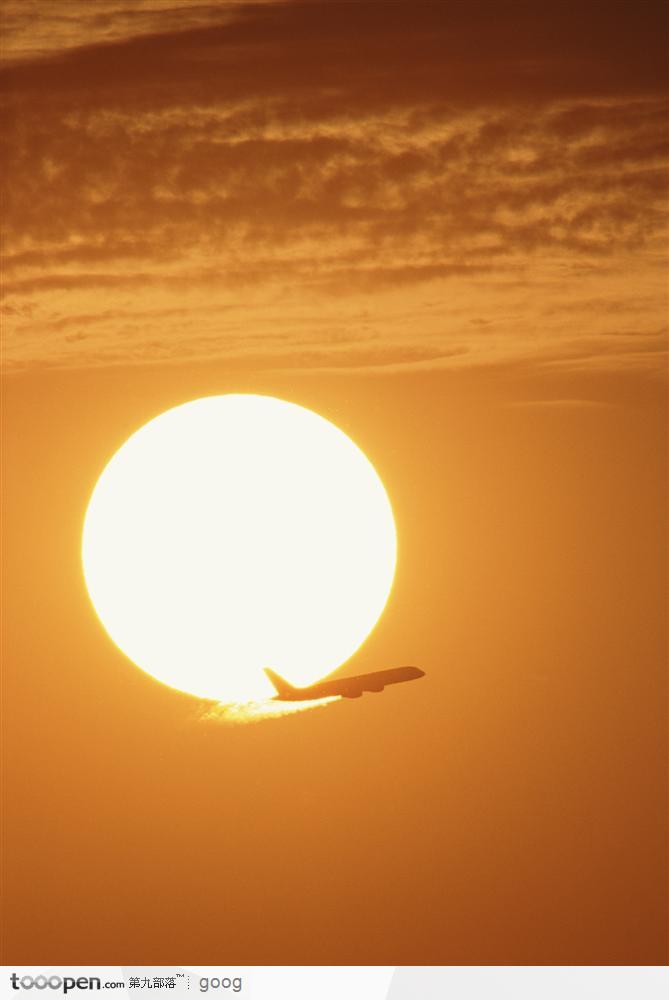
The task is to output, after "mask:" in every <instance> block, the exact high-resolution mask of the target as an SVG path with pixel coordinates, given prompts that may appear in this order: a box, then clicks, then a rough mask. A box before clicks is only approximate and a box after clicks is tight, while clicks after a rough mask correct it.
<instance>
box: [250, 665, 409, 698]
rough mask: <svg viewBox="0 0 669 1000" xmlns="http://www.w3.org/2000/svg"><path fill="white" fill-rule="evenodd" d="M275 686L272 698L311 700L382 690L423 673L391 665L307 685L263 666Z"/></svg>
mask: <svg viewBox="0 0 669 1000" xmlns="http://www.w3.org/2000/svg"><path fill="white" fill-rule="evenodd" d="M265 673H266V674H267V676H268V677H269V679H270V680H271V682H272V684H273V685H274V688H275V690H276V692H277V693H276V695H275V696H274V699H273V700H274V701H312V700H314V699H316V698H332V697H333V696H336V695H340V696H341V697H342V698H359V697H360V696H361V695H362V694H363V693H364V692H365V691H375V692H376V691H383V689H384V687H385V686H386V684H401V683H402V682H403V681H414V680H417V679H418V678H419V677H424V676H425V671H424V670H419V668H418V667H393V668H392V670H377V671H376V672H375V673H373V674H359V675H358V676H357V677H342V678H340V679H339V680H334V681H320V683H318V684H310V685H309V686H308V687H294V686H293V685H292V684H289V683H288V681H287V680H285V679H284V678H283V677H280V676H279V674H277V673H275V672H274V671H273V670H270V669H269V667H267V668H266V669H265Z"/></svg>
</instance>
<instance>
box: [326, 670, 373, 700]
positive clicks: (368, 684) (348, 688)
mask: <svg viewBox="0 0 669 1000" xmlns="http://www.w3.org/2000/svg"><path fill="white" fill-rule="evenodd" d="M335 683H336V684H337V687H338V694H340V695H341V696H342V698H359V697H360V696H361V695H362V694H364V693H365V691H373V692H378V691H383V689H384V687H385V684H384V682H383V681H382V680H380V679H379V678H377V677H374V675H373V674H371V675H370V676H369V677H343V678H342V679H341V680H340V681H336V682H335Z"/></svg>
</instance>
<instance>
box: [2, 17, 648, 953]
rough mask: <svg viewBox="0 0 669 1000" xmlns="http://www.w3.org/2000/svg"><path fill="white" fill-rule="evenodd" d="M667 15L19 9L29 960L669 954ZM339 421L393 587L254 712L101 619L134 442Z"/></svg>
mask: <svg viewBox="0 0 669 1000" xmlns="http://www.w3.org/2000/svg"><path fill="white" fill-rule="evenodd" d="M664 10H665V8H663V7H662V5H659V4H652V3H647V4H632V3H620V4H612V5H606V9H605V5H599V4H590V5H588V4H582V3H581V4H576V3H573V4H572V3H559V4H558V3H555V4H552V5H548V6H546V5H537V4H524V3H518V4H510V3H509V4H507V3H490V4H484V3H471V4H466V5H465V4H455V3H453V4H451V3H444V4H439V5H435V4H431V5H428V4H425V5H423V4H416V3H411V4H409V3H407V4H405V3H393V4H387V5H379V4H371V3H365V2H362V3H359V4H355V5H353V4H344V3H327V4H325V3H316V2H314V3H309V2H308V3H278V2H274V3H253V4H246V5H237V4H234V3H226V4H221V3H211V2H198V3H183V2H180V3H179V2H175V0H157V2H138V3H136V4H133V5H129V4H127V3H126V2H122V0H100V2H98V3H96V4H95V5H89V4H81V3H76V2H70V0H62V2H59V3H47V2H30V0H28V2H26V0H23V2H18V0H4V4H3V29H4V31H3V34H4V40H3V57H4V69H3V70H2V73H3V77H4V82H5V87H4V88H3V89H4V92H5V97H4V99H3V101H4V113H5V114H6V115H8V122H7V124H6V125H5V126H4V127H3V129H2V141H3V144H4V145H5V147H6V148H5V152H4V156H5V157H6V162H7V163H8V164H9V169H8V170H7V172H6V181H5V191H4V196H3V216H4V223H3V234H4V259H3V272H2V290H3V297H4V306H3V309H4V312H3V325H2V333H3V343H4V346H3V361H4V368H5V379H4V391H3V437H4V444H3V462H4V471H3V487H4V495H5V499H4V532H3V534H4V559H3V573H4V574H5V577H4V586H3V595H4V597H3V642H4V650H3V677H4V694H5V710H4V722H3V737H4V740H5V751H6V779H5V783H4V784H5V795H6V822H5V829H6V832H5V848H4V862H5V875H4V879H5V897H6V918H5V919H6V925H7V928H6V934H5V946H4V947H5V953H4V957H3V960H4V961H5V962H9V963H15V964H18V963H44V962H47V963H57V964H67V963H72V962H80V963H105V964H116V963H130V964H132V963H144V964H146V963H165V962H170V961H172V962H173V961H176V960H177V956H178V959H179V961H190V962H191V963H194V964H207V963H211V962H214V961H220V960H222V959H225V960H226V961H230V962H235V961H237V962H240V963H241V962H247V963H252V964H273V963H289V964H292V963H295V964H321V963H334V964H393V965H394V964H497V963H498V964H616V965H617V964H637V963H651V964H658V963H664V962H666V960H667V923H666V921H667V891H666V890H667V857H666V849H667V848H666V845H667V837H666V835H667V793H666V786H667V758H666V721H667V720H666V711H667V700H666V694H667V692H666V676H665V664H666V593H667V577H666V513H667V503H666V500H667V497H666V482H667V479H666V437H665V418H666V396H665V370H666V315H667V302H666V294H665V289H664V286H665V284H666V210H665V204H664V201H663V199H664V198H665V196H666V140H667V129H666V124H665V122H666V78H665V75H664V59H665V57H664V50H665V38H666V23H665V20H666V18H665V17H664ZM218 392H264V393H269V394H273V395H277V396H281V397H283V398H286V399H290V400H292V401H294V402H297V403H301V404H304V405H306V406H309V407H311V408H313V409H315V410H316V411H317V412H319V413H322V414H323V415H324V416H326V417H328V418H329V419H331V420H333V421H334V422H335V423H337V424H338V425H339V426H340V427H341V428H342V429H343V430H344V431H346V432H347V433H348V434H350V435H351V436H352V437H353V438H354V440H356V441H357V443H358V444H359V445H360V446H361V447H362V448H363V449H364V450H365V451H366V453H367V454H368V455H369V457H370V459H371V460H372V461H373V462H374V464H375V466H376V468H377V470H378V471H379V473H380V475H381V477H382V478H383V480H384V483H385V484H386V487H387V489H388V492H389V495H390V497H391V500H392V502H393V506H394V508H395V513H396V518H397V527H398V535H399V563H398V572H397V578H396V585H395V588H394V591H393V594H392V596H391V599H390V602H389V605H388V607H387V610H386V612H385V614H384V616H383V618H382V620H381V622H380V623H379V625H378V627H377V629H376V630H375V632H374V633H373V634H372V636H371V637H370V639H369V640H368V642H367V643H366V644H365V645H364V646H363V648H362V649H361V650H360V651H359V653H358V654H356V656H355V657H353V659H352V660H351V661H350V662H349V664H347V666H346V668H345V670H347V671H349V672H354V673H359V672H363V671H365V670H368V669H369V670H373V669H377V668H382V667H389V666H396V665H399V664H402V663H416V664H418V665H419V666H421V667H423V668H424V669H425V670H426V671H427V676H426V678H425V679H424V680H422V681H421V682H420V684H416V685H407V686H406V688H396V689H390V690H389V691H387V692H385V693H384V694H383V695H382V696H378V697H376V696H375V697H370V696H367V697H365V698H363V699H362V700H360V701H358V702H350V703H349V702H344V703H337V704H334V705H331V706H329V707H327V708H324V709H322V710H319V711H314V712H304V713H302V714H300V715H297V716H294V717H290V718H286V719H274V720H269V721H266V722H262V723H258V724H256V725H249V726H241V727H231V726H226V725H222V724H216V723H214V722H202V721H200V715H201V714H202V713H201V709H200V707H199V706H198V704H197V703H196V702H195V701H194V700H193V699H191V698H188V697H187V696H185V695H180V694H178V693H176V692H174V691H170V690H168V689H167V688H164V687H162V686H161V685H159V684H157V683H156V682H154V681H152V680H151V679H150V678H148V677H147V676H145V675H143V674H142V673H141V672H140V671H138V670H137V669H136V668H135V667H133V665H132V664H130V663H129V662H128V661H127V660H126V659H125V658H124V657H123V656H122V654H121V653H120V652H119V651H118V650H117V649H116V648H115V647H114V646H113V645H112V644H111V643H110V641H109V640H108V639H107V637H106V635H105V634H104V632H103V631H102V629H101V627H100V625H99V623H98V621H97V620H96V618H95V616H94V615H93V613H92V611H91V608H90V605H89V602H88V599H87V596H86V593H85V589H84V584H83V579H82V577H81V570H80V563H79V548H80V536H81V526H82V518H83V513H84V510H85V508H86V503H87V501H88V497H89V495H90V491H91V489H92V487H93V485H94V483H95V481H96V478H97V476H98V475H99V473H100V471H101V469H102V468H103V466H104V464H105V463H106V461H107V460H108V459H109V457H110V456H111V454H112V453H113V452H114V451H115V450H116V449H117V448H118V447H119V446H120V444H121V443H122V442H123V441H124V440H125V439H126V437H127V436H128V435H129V434H130V433H131V432H132V431H133V430H135V429H136V428H137V427H138V426H140V425H141V424H142V423H143V422H145V421H146V420H148V419H150V418H151V417H152V416H155V415H156V414H157V413H159V412H161V411H162V410H165V409H167V408H168V407H170V406H173V405H176V404H177V403H180V402H184V401H186V400H188V399H192V398H195V397H197V396H200V395H205V394H211V393H218Z"/></svg>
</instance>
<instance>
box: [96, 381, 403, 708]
mask: <svg viewBox="0 0 669 1000" xmlns="http://www.w3.org/2000/svg"><path fill="white" fill-rule="evenodd" d="M396 550H397V542H396V532H395V523H394V519H393V513H392V508H391V505H390V501H389V499H388V496H387V494H386V491H385V489H384V486H383V483H382V482H381V480H380V478H379V476H378V475H377V473H376V471H375V469H374V467H373V466H372V464H371V463H370V461H369V460H368V458H367V457H366V456H365V455H364V454H363V452H362V451H361V450H360V448H358V447H357V445H355V444H354V443H353V441H352V440H351V439H350V438H349V437H347V435H346V434H344V433H343V431H341V430H340V429H339V428H338V427H336V426H335V425H334V424H332V423H331V422H330V421H328V420H326V419H325V418H323V417H321V416H319V415H318V414H317V413H314V412H313V411H312V410H308V409H306V408H305V407H303V406H298V405H296V404H295V403H290V402H287V401H285V400H281V399H275V398H273V397H270V396H257V395H246V394H244V395H241V394H230V395H223V396H209V397H206V398H203V399H196V400H193V401H191V402H189V403H185V404H183V405H182V406H177V407H174V408H173V409H170V410H167V411H166V412H165V413H162V414H160V415H159V416H157V417H155V418H154V419H153V420H150V421H149V423H147V424H145V425H144V426H143V427H141V428H140V429H139V430H138V431H137V432H136V433H134V434H133V435H132V436H131V437H130V438H128V440H127V441H126V442H125V444H124V445H122V447H121V448H120V449H119V450H118V451H117V452H116V454H115V455H114V456H113V458H112V459H111V461H110V462H109V463H108V465H107V466H106V468H105V469H104V470H103V472H102V475H101V476H100V478H99V480H98V482H97V484H96V486H95V489H94V490H93V493H92V496H91V499H90V502H89V504H88V509H87V511H86V516H85V520H84V530H83V540H82V560H83V570H84V577H85V580H86V586H87V588H88V592H89V594H90V597H91V600H92V602H93V606H94V608H95V610H96V612H97V614H98V617H99V618H100V620H101V622H102V624H103V625H104V627H105V629H106V630H107V632H108V633H109V635H110V637H111V638H112V640H113V641H114V642H115V643H116V645H117V646H118V647H119V648H120V649H121V650H122V651H123V652H124V653H125V654H126V655H127V656H128V657H129V658H130V659H131V660H132V661H133V662H134V663H135V664H136V665H137V666H139V667H141V669H142V670H144V671H146V672H147V673H149V674H151V675H152V676H153V677H155V678H156V679H157V680H159V681H162V682H163V683H165V684H169V685H170V686H171V687H174V688H178V689H179V690H181V691H185V692H188V693H189V694H193V695H196V696H198V697H201V698H211V699H216V700H217V701H221V702H236V701H244V700H248V699H253V698H264V697H267V696H268V695H270V694H272V693H273V692H272V689H271V686H270V684H269V682H268V681H267V679H266V678H265V675H264V674H263V668H264V667H272V668H273V669H274V670H276V671H277V672H278V673H280V674H282V675H283V676H285V677H287V678H288V679H289V680H290V681H292V682H293V683H295V684H309V683H313V682H314V681H316V680H318V679H319V678H321V677H323V676H324V675H326V674H328V673H330V672H331V671H333V670H334V669H335V668H336V667H338V666H340V665H341V664H342V663H343V662H344V661H345V660H347V659H348V658H349V657H350V656H351V655H352V654H353V653H354V652H355V650H356V649H357V648H358V647H359V646H360V644H361V643H362V642H363V641H364V640H365V638H366V637H367V635H368V634H369V633H370V631H371V630H372V628H373V627H374V625H375V624H376V622H377V620H378V618H379V616H380V614H381V612H382V611H383V608H384V606H385V604H386V601H387V599H388V595H389V593H390V590H391V587H392V582H393V577H394V573H395V563H396Z"/></svg>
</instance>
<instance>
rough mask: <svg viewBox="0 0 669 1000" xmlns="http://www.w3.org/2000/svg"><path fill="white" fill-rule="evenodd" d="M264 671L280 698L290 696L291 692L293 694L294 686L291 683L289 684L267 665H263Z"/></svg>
mask: <svg viewBox="0 0 669 1000" xmlns="http://www.w3.org/2000/svg"><path fill="white" fill-rule="evenodd" d="M265 673H266V674H267V676H268V677H269V679H270V680H271V682H272V684H273V685H274V689H275V691H276V693H277V695H278V696H279V697H280V698H285V697H290V696H291V694H294V692H295V690H296V688H294V687H293V685H292V684H289V683H288V681H287V680H285V679H284V678H283V677H280V676H279V674H277V673H275V672H274V671H273V670H270V668H269V667H265Z"/></svg>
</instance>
